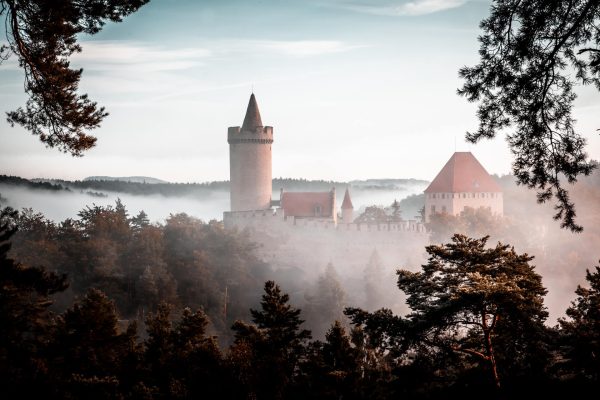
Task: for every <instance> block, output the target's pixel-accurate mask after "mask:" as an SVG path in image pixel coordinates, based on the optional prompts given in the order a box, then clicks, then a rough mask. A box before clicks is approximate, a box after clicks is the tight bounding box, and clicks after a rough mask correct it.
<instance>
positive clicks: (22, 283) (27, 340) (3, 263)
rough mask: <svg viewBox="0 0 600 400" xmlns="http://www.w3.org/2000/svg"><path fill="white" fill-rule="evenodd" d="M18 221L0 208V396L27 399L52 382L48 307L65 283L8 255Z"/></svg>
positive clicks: (41, 392)
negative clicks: (0, 394)
mask: <svg viewBox="0 0 600 400" xmlns="http://www.w3.org/2000/svg"><path fill="white" fill-rule="evenodd" d="M17 219H18V213H17V212H16V211H14V210H12V209H11V208H8V207H7V208H4V209H2V210H0V393H2V394H3V395H5V396H7V397H8V398H31V397H38V396H42V395H43V394H44V391H45V389H46V388H47V385H48V382H49V380H50V379H51V378H50V377H49V376H48V369H49V368H50V365H49V364H48V362H47V358H46V356H45V355H44V354H45V352H46V351H47V343H48V341H49V340H50V337H51V331H52V330H51V328H52V325H53V315H52V314H51V313H50V312H49V310H48V308H49V307H50V305H51V304H52V300H51V299H50V296H51V295H52V294H54V293H57V292H61V291H63V290H65V289H66V288H67V281H66V277H65V276H58V275H56V274H54V273H51V272H47V271H46V270H45V269H44V268H40V267H30V266H26V265H23V264H21V263H19V262H17V261H15V260H13V259H12V258H9V257H8V252H9V250H10V246H11V244H10V242H9V240H10V239H11V236H12V235H13V234H14V233H15V232H16V230H17V227H16V226H15V223H16V221H17Z"/></svg>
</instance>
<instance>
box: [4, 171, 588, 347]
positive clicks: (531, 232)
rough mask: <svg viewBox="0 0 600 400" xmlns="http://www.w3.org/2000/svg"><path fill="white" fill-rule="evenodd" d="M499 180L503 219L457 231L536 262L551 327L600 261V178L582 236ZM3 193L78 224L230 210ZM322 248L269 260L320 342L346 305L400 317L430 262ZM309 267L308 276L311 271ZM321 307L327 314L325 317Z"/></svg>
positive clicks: (577, 196)
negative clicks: (81, 216) (90, 209)
mask: <svg viewBox="0 0 600 400" xmlns="http://www.w3.org/2000/svg"><path fill="white" fill-rule="evenodd" d="M500 181H501V183H502V186H503V189H504V210H505V217H504V218H503V219H501V220H497V221H495V222H494V223H493V226H488V225H485V224H484V225H481V224H479V225H477V224H474V225H473V226H468V227H464V226H462V227H461V228H457V229H456V230H457V231H459V232H460V233H465V234H468V235H470V236H473V237H481V236H484V235H486V234H490V235H491V237H490V240H489V242H488V243H489V244H490V245H494V244H495V243H496V242H497V241H502V242H504V243H509V244H512V245H514V246H515V249H516V251H517V252H519V253H523V252H527V253H528V254H530V255H533V256H535V259H534V260H533V261H532V264H533V265H535V266H536V271H537V272H538V273H540V274H541V275H542V277H543V283H544V285H545V287H546V288H547V289H548V294H547V296H546V298H545V304H546V306H547V307H548V311H549V313H550V317H549V319H548V324H549V325H554V324H555V323H556V320H557V319H558V318H560V317H564V315H565V314H564V313H565V310H566V308H567V307H568V306H569V303H570V301H571V300H572V299H574V298H575V294H574V291H575V289H576V287H577V285H578V284H584V282H585V270H586V269H590V268H593V267H594V265H597V260H598V259H599V258H600V210H598V204H600V174H598V173H596V174H594V175H593V176H592V177H590V178H587V179H584V180H583V181H582V182H580V183H579V184H577V185H576V186H574V187H573V188H572V190H571V194H572V199H573V201H574V202H575V204H576V205H577V211H578V215H579V218H578V222H580V223H581V224H583V226H584V229H585V230H584V232H583V233H581V234H574V233H571V232H569V231H566V230H564V229H561V228H560V226H559V222H557V221H554V220H553V219H552V215H553V213H554V211H553V209H552V205H551V204H544V205H539V204H537V203H536V201H535V193H534V192H533V191H530V190H527V189H525V188H522V187H517V186H516V185H515V184H514V182H513V181H512V179H511V178H509V177H504V178H501V179H500ZM426 184H427V183H426V182H416V183H414V184H406V185H402V186H394V185H391V186H389V185H388V186H386V185H383V184H381V185H379V184H376V185H371V184H369V185H367V184H364V183H363V184H361V183H353V184H352V185H351V186H350V191H351V196H352V202H353V204H354V207H355V216H358V214H359V213H360V210H361V209H364V207H366V206H369V205H381V206H389V205H390V204H391V203H392V202H393V201H394V200H402V199H403V198H406V197H407V196H410V195H413V194H419V193H422V191H423V189H424V188H425V187H426ZM0 194H1V195H2V200H1V202H2V205H3V206H4V205H9V206H12V207H14V208H16V209H21V208H32V209H33V210H34V211H36V212H41V213H43V214H44V215H45V216H46V217H47V218H48V219H51V220H54V221H55V222H60V221H62V220H65V219H67V218H77V213H78V212H79V211H80V210H82V209H84V208H85V207H86V206H92V205H94V204H95V205H99V206H108V205H111V206H114V204H115V201H116V200H117V199H121V201H122V202H123V204H124V205H125V206H126V208H127V210H128V213H129V215H130V216H133V215H136V214H137V213H139V211H141V210H144V211H145V212H146V213H147V214H148V216H149V219H150V220H151V221H152V222H155V223H164V221H165V219H166V218H168V216H169V215H170V214H176V213H186V214H188V215H190V216H193V217H196V218H199V219H201V220H203V221H209V220H211V219H217V220H221V219H222V215H223V214H222V213H223V211H226V210H228V209H229V193H228V192H226V191H218V190H215V191H212V192H210V193H209V194H207V195H206V196H204V197H202V198H196V197H193V196H183V197H171V196H163V195H151V196H139V195H131V194H126V193H115V192H108V191H105V192H103V194H104V195H105V196H106V197H98V196H97V195H92V194H89V193H85V192H81V191H78V190H75V189H71V191H65V190H62V191H47V190H34V189H26V188H23V187H18V186H13V185H0ZM336 194H337V206H338V208H339V206H340V205H341V202H342V198H343V195H344V189H343V188H337V190H336ZM273 198H274V199H278V198H279V190H278V188H277V190H274V193H273ZM403 211H404V212H403V214H402V215H403V217H404V218H405V219H414V211H415V210H411V211H409V212H406V210H403ZM450 236H451V233H450V232H449V233H448V234H447V235H446V236H444V237H445V239H443V240H440V242H442V241H445V242H447V241H448V240H449V238H450ZM280 239H281V238H280V237H278V236H277V235H274V236H270V237H266V238H264V240H271V241H277V240H280ZM320 245H321V247H318V246H311V247H307V248H304V249H298V248H290V249H289V250H290V252H291V253H293V254H294V257H293V258H294V260H287V259H281V258H278V259H268V260H265V261H266V262H268V263H269V264H270V266H271V268H272V271H273V272H272V273H271V274H270V276H269V277H270V278H271V277H272V278H273V279H275V280H277V281H278V282H280V283H281V285H282V287H283V289H284V290H286V291H288V292H290V294H291V298H292V300H293V301H294V303H295V305H296V306H298V307H300V308H302V309H303V310H304V311H305V317H306V318H307V320H308V322H307V323H308V325H309V327H310V328H311V329H313V330H314V331H315V337H320V336H321V335H322V334H323V333H324V331H325V329H326V328H327V326H329V324H330V323H331V322H332V321H331V319H332V318H333V319H343V318H344V317H343V315H341V311H342V309H343V307H345V306H358V307H363V308H367V309H369V310H375V309H377V308H380V307H387V308H392V309H393V310H394V311H395V312H398V313H405V312H407V311H408V310H407V308H406V306H405V304H404V296H403V294H402V293H401V292H400V291H399V290H398V289H397V288H396V286H395V282H396V279H395V270H396V269H398V268H406V269H410V270H414V271H416V270H418V269H419V268H420V266H421V264H422V263H424V262H426V253H425V249H424V245H423V246H419V247H418V248H415V249H414V251H413V253H412V254H400V255H399V256H398V257H396V258H394V257H395V256H394V255H393V254H392V253H389V252H388V253H386V252H385V251H382V250H381V249H378V248H377V247H368V246H364V247H363V248H361V249H359V250H360V251H359V254H360V256H357V257H353V258H352V259H351V260H349V261H348V260H346V259H344V257H340V256H339V254H332V253H328V251H327V249H328V247H327V243H321V244H320ZM285 251H286V250H285V247H284V248H282V250H281V252H282V253H284V252H285ZM309 260H311V261H310V262H309ZM340 260H341V261H340ZM307 267H309V268H310V271H306V269H307ZM303 269H304V270H303ZM256 296H257V299H258V296H260V294H259V293H256ZM323 307H325V309H326V310H327V312H324V311H323V309H324V308H323ZM324 315H326V316H327V318H325V317H324Z"/></svg>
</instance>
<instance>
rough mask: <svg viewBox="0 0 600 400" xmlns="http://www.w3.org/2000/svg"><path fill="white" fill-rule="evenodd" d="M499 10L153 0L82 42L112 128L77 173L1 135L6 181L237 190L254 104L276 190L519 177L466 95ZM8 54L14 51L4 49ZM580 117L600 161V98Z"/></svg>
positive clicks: (587, 103)
mask: <svg viewBox="0 0 600 400" xmlns="http://www.w3.org/2000/svg"><path fill="white" fill-rule="evenodd" d="M489 6H490V2H489V1H487V0H477V1H475V0H473V1H469V0H410V1H406V0H405V1H402V0H397V1H391V0H371V1H368V0H303V1H293V0H279V1H276V0H264V1H249V0H229V1H225V0H220V1H219V0H218V1H211V0H205V1H202V2H199V1H193V0H152V1H151V2H150V3H149V4H147V5H146V6H144V7H142V8H141V9H140V10H139V11H138V12H136V13H135V14H132V15H131V16H129V17H127V18H125V19H124V21H123V22H121V23H107V24H106V25H105V27H104V29H103V30H102V31H101V32H100V33H98V34H96V35H93V36H90V35H84V36H81V37H80V41H81V44H82V46H83V51H82V53H80V54H77V55H75V56H74V57H73V59H72V65H73V66H76V67H82V68H83V69H84V72H83V76H82V79H81V84H80V90H81V92H82V93H88V95H89V96H90V98H91V99H92V100H94V101H97V102H98V103H99V105H102V106H104V107H106V110H107V111H108V112H109V113H110V115H109V116H108V117H107V118H106V119H105V120H104V121H103V123H102V126H101V127H100V128H98V129H96V130H94V131H93V132H92V133H93V134H94V135H95V136H97V138H98V142H97V145H96V147H95V148H93V149H92V150H90V151H88V152H87V153H86V154H85V156H84V157H81V158H74V157H72V156H70V155H67V154H64V153H60V152H59V151H57V150H56V149H48V148H46V147H44V145H43V144H42V143H41V142H40V141H39V140H38V139H37V137H35V136H32V135H31V134H29V133H28V132H27V131H25V130H24V129H22V128H20V127H14V128H11V127H10V126H9V125H8V124H7V123H6V121H5V119H4V118H1V119H0V173H1V174H8V175H18V176H22V177H25V178H57V179H69V180H75V179H83V178H85V177H87V176H92V175H109V176H152V177H156V178H159V179H164V180H167V181H170V182H205V181H212V180H227V179H228V178H229V150H228V144H227V127H229V126H239V125H241V123H242V121H243V118H244V113H245V110H246V106H247V103H248V99H249V97H250V94H251V93H252V91H254V93H255V95H256V98H257V101H258V105H259V108H260V111H261V115H262V120H263V123H264V124H265V125H269V126H273V127H274V140H275V142H274V144H273V177H291V178H307V179H324V180H338V181H347V180H352V179H367V178H417V179H425V180H432V179H433V178H434V177H435V175H436V174H437V172H439V170H440V169H441V168H442V167H443V165H444V164H445V162H446V161H447V160H448V159H449V158H450V156H451V155H452V153H453V152H454V151H455V150H457V151H472V152H473V153H474V154H475V156H476V157H477V158H478V159H479V161H480V162H481V163H482V164H483V166H484V167H485V168H486V169H487V170H488V172H490V173H496V174H499V175H502V174H507V173H509V172H510V164H511V155H510V151H509V149H508V146H507V144H506V142H505V140H504V138H503V137H499V138H496V139H494V140H492V141H485V142H481V143H478V144H475V145H472V144H467V143H466V142H465V141H464V134H465V132H466V131H468V130H472V129H475V128H476V126H477V119H476V115H475V111H476V105H475V104H470V103H468V102H467V101H466V100H465V99H464V98H462V97H459V96H458V95H457V94H456V89H457V88H458V87H460V86H461V80H460V79H459V78H458V70H459V68H460V67H462V66H465V65H474V64H476V63H477V61H478V54H477V51H478V48H479V44H478V42H477V36H478V34H479V28H478V24H479V22H480V20H481V19H483V18H485V17H486V16H487V14H488V12H489ZM0 40H1V39H0ZM25 101H26V96H25V94H24V93H23V74H22V72H21V70H20V69H19V68H18V65H17V64H16V59H15V57H13V58H11V59H9V60H8V61H7V62H4V63H3V64H2V65H0V112H2V113H4V112H6V111H10V110H14V109H16V108H17V107H19V106H21V105H23V104H24V103H25ZM574 115H575V117H576V118H577V119H578V124H577V129H578V131H579V132H581V133H582V134H583V135H584V136H585V137H587V138H588V153H589V155H590V156H591V157H592V158H594V159H600V137H599V135H598V133H597V132H596V129H597V128H598V119H597V116H598V115H600V96H598V93H597V91H595V90H594V89H593V88H584V89H582V90H579V98H578V99H577V101H576V107H575V109H574Z"/></svg>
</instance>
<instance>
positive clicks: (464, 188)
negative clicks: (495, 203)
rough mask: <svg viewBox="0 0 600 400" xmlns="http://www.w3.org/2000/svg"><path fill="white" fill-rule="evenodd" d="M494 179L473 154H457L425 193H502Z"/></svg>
mask: <svg viewBox="0 0 600 400" xmlns="http://www.w3.org/2000/svg"><path fill="white" fill-rule="evenodd" d="M501 191H502V189H501V188H500V186H499V185H498V183H496V181H495V180H494V178H492V177H491V176H490V174H488V173H487V171H486V170H485V168H483V166H482V165H481V164H480V163H479V161H477V159H476V158H475V156H473V154H472V153H471V152H456V153H454V154H453V155H452V157H450V160H448V162H447V163H446V165H444V168H442V170H441V171H440V172H439V173H438V174H437V176H436V177H435V179H434V180H433V181H432V182H431V184H430V185H429V186H428V187H427V189H425V193H462V192H501Z"/></svg>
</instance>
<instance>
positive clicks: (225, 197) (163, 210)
mask: <svg viewBox="0 0 600 400" xmlns="http://www.w3.org/2000/svg"><path fill="white" fill-rule="evenodd" d="M104 178H106V177H104ZM147 179H148V181H150V178H147ZM152 179H153V178H152ZM427 184H428V182H427V181H422V180H415V179H370V180H363V181H350V182H334V181H307V180H303V179H283V178H279V179H274V180H273V199H278V198H279V191H280V189H281V188H284V189H285V190H290V191H329V190H331V188H333V187H335V188H336V197H337V204H338V206H339V205H340V204H341V202H342V199H343V196H344V191H345V190H346V188H349V189H350V190H351V193H352V201H353V203H354V206H355V208H356V209H357V210H360V209H364V207H366V206H370V205H374V204H375V205H381V206H389V205H390V204H391V203H392V202H393V201H394V200H398V201H400V200H401V199H403V198H405V197H407V196H410V195H413V194H420V193H422V191H423V189H425V187H426V186H427ZM0 194H1V195H2V196H3V198H4V203H5V204H6V205H9V206H11V207H13V208H15V209H21V208H32V209H33V210H35V211H37V212H41V213H43V214H44V216H46V218H49V219H51V220H53V221H62V220H64V219H66V218H72V217H74V216H75V215H76V214H77V213H78V212H79V211H80V210H81V209H82V208H84V207H85V206H86V205H92V204H95V205H99V206H108V205H114V204H115V201H116V200H117V199H121V200H122V202H123V203H124V204H126V205H127V208H128V210H129V211H130V212H131V213H135V214H137V213H138V212H140V211H142V210H143V211H144V212H145V213H146V214H147V216H148V218H149V219H150V221H152V222H164V220H165V219H166V218H168V216H169V214H176V213H179V212H185V213H187V214H188V215H191V216H194V217H196V218H200V219H202V220H203V221H210V220H212V219H217V220H221V219H222V218H223V211H228V210H229V182H208V183H201V184H196V183H191V184H187V183H144V182H128V181H115V180H112V179H111V180H96V179H94V180H84V181H63V180H52V181H49V180H44V179H35V180H26V179H22V178H17V177H8V176H0ZM419 208H420V206H418V207H417V205H409V204H408V203H407V208H406V211H407V214H406V215H407V218H409V217H410V218H411V219H414V218H415V216H416V215H417V213H418V209H419Z"/></svg>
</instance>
